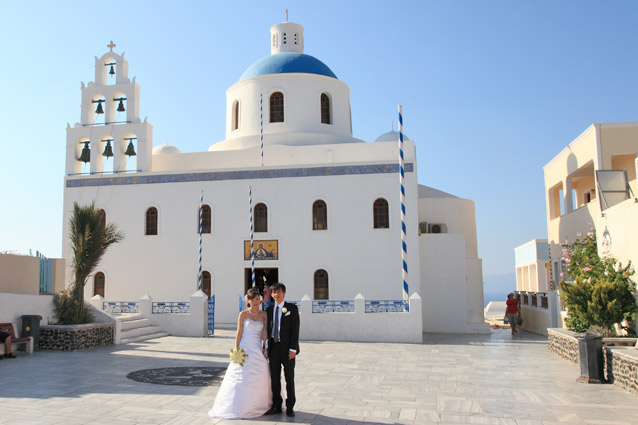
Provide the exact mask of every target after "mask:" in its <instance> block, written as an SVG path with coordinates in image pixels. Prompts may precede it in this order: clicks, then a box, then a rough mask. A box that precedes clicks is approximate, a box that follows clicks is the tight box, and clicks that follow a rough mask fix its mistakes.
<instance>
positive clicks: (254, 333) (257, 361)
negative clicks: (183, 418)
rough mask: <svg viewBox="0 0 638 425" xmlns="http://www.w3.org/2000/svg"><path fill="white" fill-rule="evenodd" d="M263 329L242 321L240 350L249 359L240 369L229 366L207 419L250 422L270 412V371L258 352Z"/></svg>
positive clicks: (234, 365) (256, 323)
mask: <svg viewBox="0 0 638 425" xmlns="http://www.w3.org/2000/svg"><path fill="white" fill-rule="evenodd" d="M263 327H264V323H263V322H261V321H254V320H250V319H246V320H244V330H243V333H242V337H241V341H240V342H239V346H240V347H241V348H243V349H244V350H245V351H246V354H248V356H246V360H245V361H244V365H243V366H239V365H238V364H235V363H230V364H229V365H228V369H226V375H225V376H224V380H223V381H222V385H221V386H220V387H219V392H218V393H217V397H215V403H214V404H213V408H212V409H211V410H210V411H209V412H208V414H209V415H210V416H213V417H216V418H243V419H251V418H257V417H259V416H262V415H263V414H264V413H266V411H267V410H268V409H270V407H271V405H272V390H271V387H270V369H269V366H268V360H266V358H265V357H264V355H263V353H262V351H261V331H262V328H263Z"/></svg>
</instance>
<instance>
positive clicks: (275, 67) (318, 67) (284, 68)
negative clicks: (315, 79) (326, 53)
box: [239, 53, 337, 81]
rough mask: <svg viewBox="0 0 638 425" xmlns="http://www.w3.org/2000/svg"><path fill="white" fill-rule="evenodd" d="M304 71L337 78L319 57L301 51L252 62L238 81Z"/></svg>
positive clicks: (278, 54) (277, 54)
mask: <svg viewBox="0 0 638 425" xmlns="http://www.w3.org/2000/svg"><path fill="white" fill-rule="evenodd" d="M286 73H304V74H316V75H324V76H326V77H332V78H337V76H336V75H335V74H334V72H332V70H330V68H328V66H327V65H326V64H325V63H323V62H321V61H320V60H319V59H317V58H314V57H312V56H310V55H306V54H303V53H276V54H274V55H269V56H266V57H265V58H261V59H259V60H258V61H257V62H255V63H253V64H252V65H250V66H249V67H248V69H246V71H244V73H243V74H242V76H241V77H240V78H239V81H241V80H245V79H246V78H251V77H257V76H258V75H268V74H286Z"/></svg>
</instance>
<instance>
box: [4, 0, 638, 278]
mask: <svg viewBox="0 0 638 425" xmlns="http://www.w3.org/2000/svg"><path fill="white" fill-rule="evenodd" d="M54 3H59V4H54ZM62 5H63V6H62ZM286 8H288V9H289V13H290V21H291V22H296V23H299V24H301V25H303V26H304V27H305V51H306V53H308V54H310V55H313V56H315V57H317V58H319V59H321V60H322V61H323V62H324V63H326V64H327V65H328V66H329V67H330V68H331V69H332V70H333V71H334V72H335V74H336V75H337V77H338V78H339V79H340V80H342V81H344V82H346V83H347V84H348V85H349V86H350V89H351V103H352V121H353V130H354V136H355V137H357V138H360V139H363V140H366V141H372V140H374V139H375V138H376V137H377V136H378V135H380V134H381V133H384V132H386V131H389V130H390V128H391V125H392V122H393V121H395V122H396V119H397V117H396V115H397V114H396V107H397V104H402V105H403V108H404V129H405V133H406V134H407V135H408V136H409V137H410V138H412V139H414V140H415V141H416V143H417V150H418V151H417V155H418V160H419V165H418V174H419V181H420V183H422V184H425V185H428V186H432V187H435V188H437V189H440V190H443V191H446V192H449V193H451V194H453V195H456V196H459V197H463V198H469V199H472V200H473V201H474V202H475V204H476V218H477V226H478V244H479V256H480V257H481V258H483V273H484V275H485V276H489V275H495V274H505V273H512V272H513V270H514V254H513V249H514V247H516V246H518V245H520V244H522V243H524V242H526V241H528V240H530V239H533V238H546V237H547V226H546V221H545V199H544V195H543V192H544V182H543V170H542V167H543V165H545V164H546V163H547V162H548V161H549V160H551V159H552V158H553V157H554V156H555V155H556V154H557V153H558V152H560V150H562V149H563V148H564V147H565V146H566V145H567V144H568V143H569V142H570V141H572V140H573V139H574V138H576V137H577V136H578V135H579V134H580V133H581V132H582V131H584V130H585V129H586V128H587V127H588V126H589V125H590V124H591V123H593V122H617V121H635V120H637V119H638V116H637V110H636V106H637V101H638V78H637V76H638V55H636V46H637V45H638V43H637V42H638V40H637V35H638V29H637V28H638V25H637V24H636V23H637V22H638V2H635V1H609V2H600V1H581V0H579V1H559V2H557V1H499V0H490V1H487V0H485V1H478V0H472V1H447V0H446V1H437V2H432V1H406V2H389V1H371V0H367V1H360V2H354V1H353V2H345V1H334V0H327V1H326V0H324V1H321V2H314V1H312V2H311V1H302V0H289V1H286V2H282V1H279V0H274V1H269V2H264V1H254V2H246V1H234V2H229V1H227V2H221V1H219V2H213V1H188V0H186V1H181V2H170V3H168V2H160V1H119V0H109V1H107V2H99V3H96V2H86V1H82V2H80V1H64V2H45V1H29V2H18V1H14V2H5V4H3V7H2V16H1V17H0V46H1V48H0V75H1V78H0V89H1V90H0V94H1V96H2V101H1V102H0V117H1V118H0V123H1V129H2V133H1V134H2V137H1V139H0V140H1V141H0V143H1V146H2V150H1V151H0V158H1V161H2V166H1V167H0V181H1V187H2V197H1V199H2V201H1V202H2V204H1V205H2V207H1V208H0V251H4V250H14V251H18V252H20V253H28V251H29V249H33V250H34V251H35V250H36V249H37V250H40V251H41V252H43V253H44V254H45V255H47V256H49V257H57V256H60V254H61V245H62V237H63V235H62V196H63V178H64V161H65V144H66V132H65V128H66V123H67V122H69V123H70V124H71V125H73V124H74V123H76V122H78V121H79V120H80V82H81V81H84V82H85V83H87V82H88V81H91V80H92V79H93V77H94V59H93V57H94V56H101V55H102V54H103V53H105V52H106V51H107V50H108V49H107V48H106V45H107V44H108V42H109V40H114V41H115V43H116V44H117V47H116V48H115V51H116V52H118V53H121V52H122V51H124V52H126V55H125V57H126V58H127V59H128V61H129V65H130V67H129V74H130V76H131V77H133V76H136V77H137V83H138V84H139V85H140V86H141V116H142V118H143V117H144V116H147V117H148V121H149V122H150V123H152V124H153V126H154V141H155V144H161V143H163V142H164V139H165V137H168V140H169V142H170V143H171V144H173V145H176V146H178V147H179V148H180V149H181V150H182V151H184V152H196V151H204V150H206V149H207V148H208V146H210V145H211V144H212V143H214V142H217V141H220V140H223V139H224V114H225V92H226V89H227V88H228V87H230V86H231V85H232V84H233V83H234V82H236V81H237V79H238V78H239V76H240V75H241V74H242V72H243V71H244V70H245V69H246V68H247V67H248V66H249V65H250V64H251V63H252V62H254V61H255V60H257V59H259V58H261V57H263V56H266V55H268V54H269V53H270V50H269V28H270V26H272V25H274V24H277V23H280V22H282V21H284V18H285V15H284V11H285V9H286Z"/></svg>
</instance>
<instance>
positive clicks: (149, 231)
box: [144, 207, 157, 235]
mask: <svg viewBox="0 0 638 425" xmlns="http://www.w3.org/2000/svg"><path fill="white" fill-rule="evenodd" d="M145 227H146V229H145V233H144V234H145V235H157V208H155V207H150V208H149V209H147V210H146V226H145Z"/></svg>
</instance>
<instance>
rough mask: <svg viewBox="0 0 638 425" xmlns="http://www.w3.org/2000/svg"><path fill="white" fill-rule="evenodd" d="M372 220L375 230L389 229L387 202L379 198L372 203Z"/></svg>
mask: <svg viewBox="0 0 638 425" xmlns="http://www.w3.org/2000/svg"><path fill="white" fill-rule="evenodd" d="M372 209H373V220H374V228H375V229H387V228H389V227H390V214H389V213H388V201H386V200H385V199H383V198H379V199H377V200H376V201H374V205H373V208H372Z"/></svg>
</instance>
